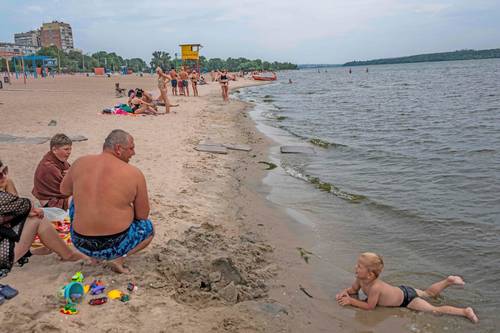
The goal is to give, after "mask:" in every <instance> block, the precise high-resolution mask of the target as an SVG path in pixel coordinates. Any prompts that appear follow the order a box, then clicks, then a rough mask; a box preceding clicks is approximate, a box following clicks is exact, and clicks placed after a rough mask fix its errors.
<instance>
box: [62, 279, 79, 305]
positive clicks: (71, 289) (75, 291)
mask: <svg viewBox="0 0 500 333" xmlns="http://www.w3.org/2000/svg"><path fill="white" fill-rule="evenodd" d="M83 295H85V291H84V288H83V284H81V283H80V282H70V283H68V284H67V285H65V286H64V287H62V288H61V289H60V290H59V292H58V296H59V298H61V299H62V300H64V301H65V302H66V304H71V305H76V304H78V303H81V302H82V300H83Z"/></svg>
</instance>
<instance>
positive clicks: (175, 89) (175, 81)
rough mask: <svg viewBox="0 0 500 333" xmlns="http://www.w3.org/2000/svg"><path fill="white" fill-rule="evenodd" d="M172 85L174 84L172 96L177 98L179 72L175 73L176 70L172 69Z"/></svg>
mask: <svg viewBox="0 0 500 333" xmlns="http://www.w3.org/2000/svg"><path fill="white" fill-rule="evenodd" d="M169 74H170V83H171V84H172V96H177V78H178V75H177V72H176V71H175V68H174V67H172V68H171V69H170V72H169Z"/></svg>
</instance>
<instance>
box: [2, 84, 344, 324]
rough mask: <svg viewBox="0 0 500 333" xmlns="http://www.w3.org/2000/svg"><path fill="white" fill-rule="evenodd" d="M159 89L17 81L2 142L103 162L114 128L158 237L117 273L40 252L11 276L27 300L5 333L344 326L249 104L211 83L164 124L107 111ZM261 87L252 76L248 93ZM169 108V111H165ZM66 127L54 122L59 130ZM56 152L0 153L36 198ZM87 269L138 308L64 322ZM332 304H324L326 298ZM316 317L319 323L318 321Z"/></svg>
mask: <svg viewBox="0 0 500 333" xmlns="http://www.w3.org/2000/svg"><path fill="white" fill-rule="evenodd" d="M115 82H120V85H121V86H122V87H125V88H135V87H142V88H144V89H146V90H149V91H152V92H154V93H156V94H157V93H158V92H157V91H155V89H154V87H155V79H154V78H153V77H151V76H145V77H138V76H127V77H121V76H117V77H112V78H104V77H83V76H66V77H57V78H55V79H52V78H49V79H43V80H30V81H29V82H28V84H27V85H26V86H24V85H23V84H22V81H21V80H19V81H17V82H14V84H13V85H11V86H8V87H6V88H7V89H4V90H1V91H0V112H1V116H2V122H1V123H0V133H1V134H4V135H6V134H7V135H15V136H19V137H45V136H51V135H53V134H55V133H60V132H63V133H65V134H67V135H70V136H74V135H83V136H85V137H86V138H88V140H87V141H83V142H76V143H74V144H73V153H72V156H71V158H70V162H71V161H74V160H75V159H76V158H78V157H79V156H81V155H85V154H93V153H98V152H100V151H101V149H102V142H103V140H104V137H105V136H106V135H107V134H108V133H109V132H110V131H111V130H112V129H115V128H121V129H124V130H126V131H128V132H130V133H131V134H132V135H133V136H134V138H135V144H136V156H135V157H134V158H133V159H132V161H131V163H132V164H134V165H136V166H137V167H139V168H140V169H141V170H142V171H143V173H144V174H145V176H146V179H147V182H148V191H149V196H150V201H151V219H152V220H153V223H154V224H155V227H156V237H155V239H154V241H153V244H152V246H150V247H149V248H148V249H147V250H146V251H144V252H142V253H140V254H138V255H135V256H132V257H130V258H129V259H128V261H129V265H130V267H131V269H132V273H131V274H129V275H117V274H115V273H113V272H111V271H110V270H109V269H108V268H106V267H103V266H86V265H82V264H81V263H61V262H59V259H58V258H57V256H56V255H49V256H35V257H31V258H30V262H29V264H27V265H26V266H24V267H22V268H20V267H14V268H13V270H12V272H11V273H10V274H9V275H8V276H7V277H6V278H5V279H2V281H1V282H2V284H10V285H12V286H14V287H15V288H17V289H18V290H19V291H20V294H19V296H17V297H16V298H14V299H12V300H10V301H8V302H6V303H5V304H3V305H1V311H0V322H2V331H3V332H20V331H26V332H27V331H29V332H42V331H43V332H46V331H50V332H58V331H61V332H66V331H69V330H71V331H73V332H84V331H87V330H88V329H92V330H96V331H102V332H145V331H148V332H208V331H213V332H225V331H227V332H289V331H290V332H291V331H293V332H302V331H305V330H307V329H309V330H312V331H323V330H324V331H332V329H333V328H334V325H341V323H340V322H339V321H336V320H334V317H333V314H332V313H330V311H331V310H329V309H331V307H328V306H325V305H324V304H322V302H323V301H320V300H315V302H314V303H313V302H311V300H310V298H309V297H308V296H307V295H306V294H305V293H304V292H303V291H301V290H300V289H299V286H303V287H304V288H306V290H307V291H308V292H309V293H311V294H313V295H318V294H319V293H320V291H319V290H316V289H315V287H314V286H313V284H312V283H310V282H309V279H308V276H309V275H308V267H307V265H305V264H304V261H303V260H302V259H301V258H300V256H299V255H298V254H297V250H296V247H297V246H300V244H298V243H297V241H296V239H295V238H294V236H293V235H292V234H291V233H290V232H289V231H288V230H287V228H286V225H285V221H286V217H285V216H284V214H282V213H281V212H279V210H276V209H275V208H274V207H271V206H270V205H269V203H267V202H266V200H265V199H264V198H263V197H262V196H261V195H259V193H258V191H259V188H260V187H261V184H260V179H261V178H262V176H263V175H264V173H265V172H267V171H265V170H264V169H265V166H264V165H262V164H259V163H258V161H265V160H266V149H267V147H268V144H269V142H268V141H267V139H265V138H264V137H263V136H262V135H261V134H259V133H256V130H255V127H254V124H253V122H252V121H251V120H250V119H249V117H248V116H247V114H246V112H245V110H246V109H247V108H248V107H249V105H248V104H245V103H243V102H239V101H236V100H234V99H233V100H231V101H230V102H229V103H223V102H222V99H221V97H220V88H219V86H218V84H216V83H211V84H208V85H205V86H201V87H200V88H199V89H200V95H201V96H200V97H198V98H194V97H189V98H188V97H171V96H170V97H171V99H172V101H173V102H174V103H179V104H180V106H179V107H177V108H175V111H176V113H171V114H167V115H162V116H157V117H154V116H144V117H129V116H107V115H101V114H100V111H101V110H102V109H103V108H106V107H110V106H112V105H115V104H117V103H119V102H124V101H126V98H116V97H115V96H114V83H115ZM252 84H256V82H254V81H246V80H241V81H237V82H232V83H231V88H232V89H233V90H234V89H237V88H239V87H244V86H248V85H252ZM160 110H161V108H160ZM53 120H54V121H55V122H56V125H55V126H48V124H49V122H51V121H52V124H53V123H54V121H53ZM202 141H210V142H218V143H232V144H249V145H251V146H252V151H251V152H244V151H236V150H230V151H229V153H228V154H227V155H215V154H209V153H203V152H198V151H196V150H194V147H195V146H196V145H197V144H198V143H199V142H202ZM47 150H48V143H45V144H20V143H9V144H7V143H0V156H1V159H2V160H3V161H4V163H6V164H8V165H9V170H10V173H9V175H10V177H11V178H12V179H13V180H14V181H15V183H16V185H17V187H18V190H19V192H20V194H21V196H25V197H31V193H30V192H31V189H32V184H33V173H34V170H35V168H36V165H37V163H38V161H39V160H40V159H41V157H42V156H43V154H44V153H45V152H46V151H47ZM77 271H82V272H83V274H84V276H85V277H86V283H90V282H91V281H92V280H94V279H98V278H99V279H102V280H103V281H104V283H105V285H106V287H107V288H108V290H111V289H120V290H122V291H126V286H127V283H129V282H133V283H135V284H136V285H137V286H138V291H137V292H134V293H132V294H131V300H130V301H129V302H128V303H122V302H120V301H117V300H115V301H110V302H109V303H107V304H105V305H101V306H96V307H92V306H90V305H88V304H87V301H88V300H89V299H90V297H87V299H86V302H85V303H84V304H82V305H80V306H79V311H80V312H79V313H78V314H77V315H74V316H66V315H63V314H61V313H59V311H58V310H59V308H60V303H59V300H58V298H57V297H56V293H57V290H58V289H59V288H60V287H61V286H63V285H64V284H66V283H67V282H68V281H69V280H70V278H71V276H72V275H73V274H74V273H75V272H77ZM325 302H326V301H325ZM329 317H331V318H332V320H325V318H329ZM316 319H317V320H316Z"/></svg>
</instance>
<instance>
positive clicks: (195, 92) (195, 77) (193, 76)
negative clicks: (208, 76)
mask: <svg viewBox="0 0 500 333" xmlns="http://www.w3.org/2000/svg"><path fill="white" fill-rule="evenodd" d="M189 78H190V80H191V85H192V87H193V96H198V73H196V71H193V72H192V73H191V75H190V76H189Z"/></svg>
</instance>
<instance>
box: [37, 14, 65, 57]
mask: <svg viewBox="0 0 500 333" xmlns="http://www.w3.org/2000/svg"><path fill="white" fill-rule="evenodd" d="M40 41H41V44H42V47H47V46H51V45H55V46H56V47H57V48H58V49H61V50H64V51H66V50H72V49H73V32H72V30H71V26H70V25H69V24H67V23H64V22H58V21H52V22H51V23H44V24H42V28H41V29H40Z"/></svg>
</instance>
